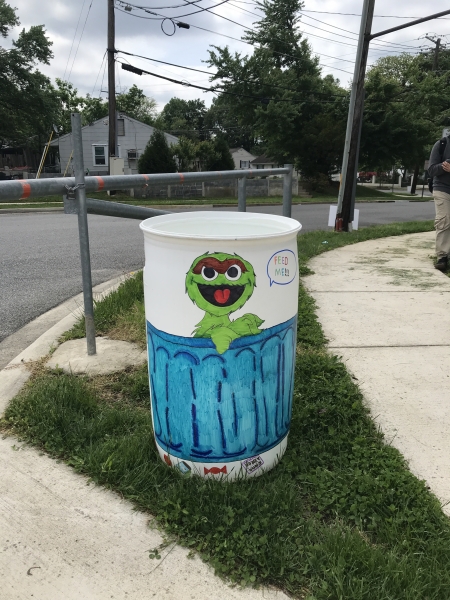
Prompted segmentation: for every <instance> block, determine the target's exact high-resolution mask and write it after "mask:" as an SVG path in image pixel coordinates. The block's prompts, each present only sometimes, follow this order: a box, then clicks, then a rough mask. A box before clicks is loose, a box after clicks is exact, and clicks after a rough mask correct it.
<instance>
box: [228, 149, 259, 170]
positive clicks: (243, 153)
mask: <svg viewBox="0 0 450 600" xmlns="http://www.w3.org/2000/svg"><path fill="white" fill-rule="evenodd" d="M230 152H231V156H232V157H233V161H234V168H235V169H250V163H251V162H252V160H254V159H255V158H256V156H254V155H253V154H250V152H247V150H244V148H230Z"/></svg>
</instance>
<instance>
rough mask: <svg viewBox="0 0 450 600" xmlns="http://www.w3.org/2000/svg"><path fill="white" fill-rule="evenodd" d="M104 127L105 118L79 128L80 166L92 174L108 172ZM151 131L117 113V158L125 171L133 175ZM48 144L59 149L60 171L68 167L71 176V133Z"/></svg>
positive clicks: (173, 141) (169, 138) (172, 139)
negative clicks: (80, 144) (81, 162)
mask: <svg viewBox="0 0 450 600" xmlns="http://www.w3.org/2000/svg"><path fill="white" fill-rule="evenodd" d="M108 125H109V119H108V117H105V118H104V119H98V120H97V121H94V122H93V123H90V124H89V125H86V126H85V127H83V128H82V134H83V158H84V167H85V169H86V170H89V173H90V174H92V175H101V174H106V173H108V169H109V164H108V158H109V153H108V147H109V145H108V136H109V128H108ZM154 131H155V128H154V127H151V126H150V125H147V124H145V123H142V122H141V121H137V120H136V119H132V118H131V117H128V116H127V115H125V114H123V113H120V114H119V117H118V119H117V138H118V148H119V158H123V160H124V168H125V169H131V172H132V173H137V169H138V159H139V157H140V156H141V154H142V153H143V151H144V150H145V147H146V146H147V143H148V141H149V140H150V138H151V136H152V135H153V132H154ZM164 135H165V136H166V140H167V142H168V144H169V145H172V144H176V143H177V142H178V138H177V137H175V136H174V135H170V134H168V133H165V134H164ZM50 145H51V146H53V147H59V153H60V157H61V172H62V173H64V171H65V170H66V167H68V168H67V175H72V172H73V169H72V164H71V162H72V161H71V158H72V134H71V133H68V134H66V135H62V136H61V137H60V138H59V139H54V140H53V141H52V142H51V144H50Z"/></svg>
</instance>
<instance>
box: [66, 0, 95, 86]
mask: <svg viewBox="0 0 450 600" xmlns="http://www.w3.org/2000/svg"><path fill="white" fill-rule="evenodd" d="M93 1H94V0H91V3H90V4H89V8H88V11H87V15H86V19H85V21H84V24H83V29H82V30H81V34H80V39H79V40H78V46H77V49H76V52H75V55H74V57H73V61H72V66H71V67H70V73H69V75H68V77H67V79H68V80H69V81H70V76H71V75H72V69H73V66H74V64H75V59H76V57H77V54H78V50H79V48H80V44H81V40H82V38H83V33H84V30H85V28H86V23H87V20H88V18H89V14H90V12H91V8H92V3H93Z"/></svg>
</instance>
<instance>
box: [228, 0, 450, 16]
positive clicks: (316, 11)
mask: <svg viewBox="0 0 450 600" xmlns="http://www.w3.org/2000/svg"><path fill="white" fill-rule="evenodd" d="M236 1H242V0H236ZM302 12H310V13H320V14H323V15H345V16H348V17H361V16H362V15H361V14H360V13H344V12H332V11H329V10H304V9H302ZM373 17H374V19H421V18H422V17H403V16H400V15H373ZM440 18H441V19H446V20H448V17H440Z"/></svg>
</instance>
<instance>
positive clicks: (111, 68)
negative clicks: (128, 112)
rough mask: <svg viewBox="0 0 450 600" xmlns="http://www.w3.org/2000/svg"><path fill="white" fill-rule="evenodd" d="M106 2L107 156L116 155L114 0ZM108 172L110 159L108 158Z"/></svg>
mask: <svg viewBox="0 0 450 600" xmlns="http://www.w3.org/2000/svg"><path fill="white" fill-rule="evenodd" d="M107 2H108V48H107V52H108V107H109V145H108V156H117V136H116V73H115V69H116V62H115V58H116V40H115V38H116V26H115V15H114V0H107ZM108 165H109V174H111V161H110V160H108Z"/></svg>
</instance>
